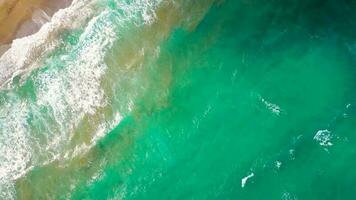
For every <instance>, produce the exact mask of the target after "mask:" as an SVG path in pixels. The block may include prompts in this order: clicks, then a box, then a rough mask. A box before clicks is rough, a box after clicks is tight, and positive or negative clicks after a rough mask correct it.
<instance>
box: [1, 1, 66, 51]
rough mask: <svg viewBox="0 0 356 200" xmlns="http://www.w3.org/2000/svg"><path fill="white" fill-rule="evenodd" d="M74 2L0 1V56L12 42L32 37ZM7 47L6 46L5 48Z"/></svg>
mask: <svg viewBox="0 0 356 200" xmlns="http://www.w3.org/2000/svg"><path fill="white" fill-rule="evenodd" d="M71 1H72V0H0V45H2V48H0V55H1V52H2V51H4V50H3V49H6V46H8V45H6V44H10V43H11V42H12V40H14V39H16V38H21V37H24V36H27V35H31V34H33V33H35V32H37V31H38V30H39V29H40V27H41V26H42V25H43V24H45V23H46V22H47V21H49V20H50V19H51V16H52V15H53V14H54V13H55V12H56V11H58V10H59V9H61V8H65V7H67V6H69V5H70V3H71ZM4 45H5V46H4Z"/></svg>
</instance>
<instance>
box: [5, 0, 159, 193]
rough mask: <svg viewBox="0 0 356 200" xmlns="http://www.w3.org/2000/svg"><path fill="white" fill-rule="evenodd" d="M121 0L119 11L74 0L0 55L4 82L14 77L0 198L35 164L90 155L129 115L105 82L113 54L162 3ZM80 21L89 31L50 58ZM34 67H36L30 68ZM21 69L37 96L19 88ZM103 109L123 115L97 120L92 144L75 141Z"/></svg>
mask: <svg viewBox="0 0 356 200" xmlns="http://www.w3.org/2000/svg"><path fill="white" fill-rule="evenodd" d="M115 2H116V6H117V9H112V8H105V7H103V6H102V5H101V3H103V2H101V1H90V0H77V1H74V2H73V3H72V5H71V6H70V7H68V8H67V9H64V10H60V11H59V12H58V13H57V14H55V15H54V17H53V18H52V21H51V22H49V23H47V24H45V25H44V26H43V27H42V28H41V30H40V31H39V32H38V33H36V34H34V35H32V36H29V37H26V38H23V39H19V40H16V41H14V43H13V45H12V47H11V48H10V49H9V50H8V51H7V52H6V53H5V54H4V55H3V56H2V57H1V58H0V71H1V73H0V84H4V83H6V82H8V83H9V84H8V86H9V87H7V88H8V89H7V90H2V91H0V92H1V93H0V180H1V181H0V198H5V199H11V198H13V196H14V194H15V193H14V192H15V188H14V182H15V181H16V179H18V178H20V177H22V176H23V175H24V174H26V172H28V171H29V170H30V169H32V168H33V167H36V166H41V165H45V164H48V163H50V162H53V161H54V160H66V159H72V158H73V157H74V156H77V155H78V154H81V153H84V152H85V151H87V150H88V149H90V148H91V146H92V145H94V144H95V143H96V141H97V140H99V139H100V138H102V137H104V136H105V134H106V133H107V132H108V131H109V130H110V129H112V128H114V127H115V125H117V124H118V123H119V122H120V121H121V119H122V117H123V116H122V115H121V114H120V112H118V109H117V108H112V107H111V105H108V102H109V100H110V96H107V94H105V90H104V89H103V88H102V86H101V82H102V78H103V76H104V75H105V73H106V71H107V68H108V66H107V65H106V63H105V55H106V53H107V52H108V50H109V49H110V48H112V46H113V43H114V42H115V40H117V39H118V38H119V36H120V34H119V32H120V28H123V27H125V26H126V25H127V23H130V24H135V25H138V26H141V25H144V24H147V23H151V21H152V20H154V18H155V16H154V9H155V8H156V7H157V6H158V5H159V2H160V1H145V0H137V1H132V2H125V3H123V2H121V1H115ZM94 8H98V9H96V10H95V9H94ZM99 8H100V9H99ZM118 10H120V11H121V12H118ZM79 27H80V28H83V27H84V29H83V30H84V31H83V32H82V33H81V35H80V37H79V39H78V43H77V44H76V45H74V46H71V48H69V50H68V52H64V53H63V54H62V55H60V56H59V57H51V56H47V55H48V53H49V52H50V51H54V50H56V48H57V47H58V46H59V45H63V44H60V42H61V41H64V40H61V39H59V38H60V37H59V36H60V34H61V33H62V31H64V30H72V29H76V28H79ZM64 45H65V44H64ZM34 69H37V70H35V72H36V73H29V72H31V71H33V70H34ZM18 74H26V75H28V77H27V78H28V79H29V80H30V83H29V84H30V85H31V86H32V87H33V88H34V89H33V90H34V91H33V93H34V95H33V96H32V97H27V96H22V95H21V94H20V93H19V92H18V87H20V88H21V87H22V85H21V84H20V85H19V86H16V87H11V86H12V84H11V81H9V80H11V79H12V77H14V76H16V75H18ZM98 109H109V110H112V112H113V113H115V114H114V116H113V118H112V119H105V118H103V117H102V116H101V115H100V116H99V117H98V121H95V122H92V121H91V122H90V123H94V126H96V128H95V129H94V130H92V131H93V133H91V134H90V137H91V138H89V140H88V141H89V144H88V143H86V142H83V141H79V142H78V141H75V142H74V144H73V136H74V134H75V132H76V131H77V129H78V126H79V124H80V123H82V122H83V121H85V120H89V119H88V118H87V117H88V116H93V115H97V112H98Z"/></svg>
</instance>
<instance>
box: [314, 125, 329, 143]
mask: <svg viewBox="0 0 356 200" xmlns="http://www.w3.org/2000/svg"><path fill="white" fill-rule="evenodd" d="M331 139H332V135H331V132H330V131H329V130H327V129H324V130H318V132H316V134H315V135H314V140H316V141H318V142H319V144H320V145H321V146H324V147H328V146H332V145H333V143H332V142H331Z"/></svg>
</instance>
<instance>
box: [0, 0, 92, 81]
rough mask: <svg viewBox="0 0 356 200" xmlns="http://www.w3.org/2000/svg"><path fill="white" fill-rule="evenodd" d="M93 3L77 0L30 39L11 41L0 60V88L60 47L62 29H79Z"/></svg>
mask: <svg viewBox="0 0 356 200" xmlns="http://www.w3.org/2000/svg"><path fill="white" fill-rule="evenodd" d="M94 2H95V1H94V0H76V1H73V3H72V4H71V6H70V7H68V8H65V9H62V10H59V11H58V12H57V13H56V14H54V16H53V18H52V19H51V21H50V22H49V23H46V24H45V25H44V26H42V27H41V29H40V30H39V31H38V32H37V33H35V34H33V35H30V36H27V37H23V38H21V39H17V40H14V41H13V43H12V45H11V48H10V49H8V50H7V51H6V52H5V53H4V54H3V55H2V56H1V57H0V72H1V73H0V87H2V86H3V85H4V84H5V83H7V82H9V81H10V80H11V78H12V77H13V76H14V75H17V74H21V73H23V72H25V71H28V70H31V69H33V68H35V67H37V65H38V64H39V61H40V58H41V57H42V56H43V55H45V54H46V53H48V52H50V51H52V50H53V49H55V47H56V46H58V45H59V42H60V41H59V40H58V38H59V37H58V36H59V34H60V33H61V32H62V31H63V30H67V29H74V28H78V27H80V26H82V25H83V23H84V22H85V21H86V20H87V19H88V18H90V17H91V16H93V14H94V9H93V8H92V4H93V3H94Z"/></svg>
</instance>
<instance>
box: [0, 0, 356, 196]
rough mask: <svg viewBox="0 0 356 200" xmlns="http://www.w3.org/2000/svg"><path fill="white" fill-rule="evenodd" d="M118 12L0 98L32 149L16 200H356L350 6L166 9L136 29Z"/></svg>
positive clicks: (312, 3) (236, 0) (101, 5)
mask: <svg viewBox="0 0 356 200" xmlns="http://www.w3.org/2000/svg"><path fill="white" fill-rule="evenodd" d="M129 2H130V1H119V0H117V1H114V0H112V1H98V3H97V4H96V6H97V9H98V11H97V12H96V15H97V16H99V17H98V18H99V20H98V21H95V23H93V24H94V25H93V27H94V28H93V29H91V31H89V33H86V31H85V27H86V26H87V25H85V27H82V28H79V29H76V30H69V31H68V32H65V33H62V34H61V36H60V37H61V40H62V41H63V43H62V44H61V45H60V46H59V47H57V48H56V49H55V50H54V51H53V52H51V53H49V54H48V55H46V56H45V57H44V58H43V60H44V61H43V64H42V66H41V68H38V69H36V70H34V71H32V72H31V74H30V75H28V76H27V77H24V78H19V79H20V80H17V79H16V78H15V79H14V81H13V83H12V84H13V87H12V88H10V89H8V90H5V91H2V93H1V99H0V102H1V107H2V108H3V107H5V106H6V105H11V106H15V107H16V108H18V109H14V110H15V111H16V110H20V111H16V112H17V113H15V114H16V115H17V114H18V115H20V114H19V113H21V112H22V111H23V110H24V109H22V107H21V106H20V105H23V103H22V104H21V103H19V102H25V107H26V108H27V110H29V111H28V112H26V113H25V114H21V115H24V116H25V117H24V118H26V120H25V121H26V123H27V124H26V125H24V126H25V127H26V131H27V132H26V133H27V135H31V137H34V138H36V140H31V139H29V140H28V141H30V143H31V145H32V147H33V148H31V153H32V154H34V155H35V156H34V155H32V156H29V162H28V163H27V166H28V165H32V166H33V167H31V168H30V169H29V170H28V171H27V172H26V173H25V174H24V175H22V176H21V177H19V178H16V180H14V184H13V191H14V192H13V193H14V194H15V195H14V196H15V199H73V200H74V199H283V200H294V199H354V198H356V186H355V185H356V171H355V170H354V168H355V166H356V161H355V159H354V158H356V136H355V133H356V132H355V131H356V109H355V105H356V93H355V84H356V69H355V67H356V65H355V64H356V60H355V56H356V24H355V20H356V14H355V12H354V10H355V9H356V4H355V3H352V2H351V1H346V0H344V1H336V0H329V1H317V0H309V1H307V0H305V1H282V0H279V1H277V0H276V1H272V0H269V1H267V0H265V1H264V0H241V1H240V0H225V1H217V2H212V1H203V0H202V1H184V0H182V1H176V2H174V3H172V2H173V1H163V3H162V2H160V3H157V7H155V8H154V12H155V13H156V15H155V16H156V18H157V19H156V21H155V22H153V23H151V24H150V23H149V24H146V25H140V26H137V24H140V23H142V20H141V18H140V17H136V16H135V15H132V17H129V18H125V20H122V19H123V18H124V17H123V16H126V15H125V14H126V13H125V11H123V8H122V5H126V4H127V5H130V3H129ZM132 2H134V1H132ZM137 2H141V1H137ZM142 2H144V1H142ZM142 2H141V3H142ZM152 2H156V1H152ZM121 3H122V4H121ZM125 3H126V4H125ZM138 4H139V5H141V4H140V3H138ZM140 9H141V7H139V8H137V10H138V11H137V12H136V10H135V11H133V13H134V14H138V16H139V15H140V14H141V11H140ZM107 27H111V28H112V29H111V30H110V31H106V29H105V28H107ZM104 30H105V31H104ZM104 33H105V34H106V35H105V34H104ZM103 34H104V35H103ZM102 35H103V36H102ZM113 35H115V36H113ZM111 36H112V37H114V40H113V41H112V42H109V43H108V44H106V43H105V38H108V37H111ZM116 37H117V38H116ZM93 38H94V39H93ZM97 41H99V42H98V43H96V42H97ZM96 44H105V46H103V47H102V48H101V52H102V53H103V55H104V63H105V66H102V65H101V64H100V62H101V61H98V62H95V59H93V60H94V61H93V62H91V61H89V60H90V59H89V60H88V59H83V60H81V56H82V55H83V54H81V52H82V51H83V52H88V51H90V49H91V48H93V47H92V46H95V45H96ZM142 49H144V50H142ZM142 52H144V53H142ZM94 57H95V56H94ZM94 57H93V58H94ZM77 60H79V61H78V63H76V62H75V61H77ZM73 63H75V64H73ZM81 63H84V65H83V66H82V65H81ZM98 63H99V64H98ZM87 69H90V71H86V70H87ZM102 69H104V70H102ZM58 77H59V78H58ZM77 77H81V78H79V79H78V80H79V82H78V81H76V78H77ZM97 79H98V80H99V81H98V82H96V81H92V80H97ZM81 83H83V84H81ZM97 87H99V88H101V89H96V88H97ZM76 88H79V89H76ZM53 91H54V92H53ZM58 93H60V94H61V95H59V98H60V100H57V99H55V98H56V97H57V96H56V94H58ZM46 95H47V96H46ZM48 97H54V98H53V99H54V100H53V99H51V98H49V99H50V100H48ZM92 97H95V98H92ZM83 99H84V100H83ZM82 100H83V101H82ZM53 102H54V103H53ZM78 102H79V103H78ZM83 102H85V103H83ZM86 103H87V104H86ZM6 108H7V107H6ZM3 109H5V108H3ZM15 111H13V112H15ZM117 113H119V115H117ZM11 116H12V115H11ZM11 116H8V117H7V119H10V118H11ZM79 116H80V117H79ZM118 116H119V118H120V120H115V117H116V118H117V117H118ZM5 118H6V117H5ZM11 119H12V118H11ZM73 121H76V122H73ZM0 122H2V121H0ZM5 122H6V123H9V122H8V121H5ZM5 122H3V123H4V124H5ZM106 122H107V123H108V124H113V125H112V126H111V125H106V126H105V127H106V129H104V130H105V131H104V133H103V134H102V135H101V136H100V137H99V139H97V140H95V142H91V141H93V138H96V136H95V134H96V132H97V131H96V130H98V127H100V126H101V124H103V123H104V124H105V123H106ZM109 122H110V123H109ZM111 122H112V123H111ZM2 125H3V124H2ZM3 126H4V125H3ZM4 127H5V126H4ZM9 127H10V128H14V127H15V128H16V127H17V126H15V125H11V124H10V125H9ZM9 127H7V128H8V129H6V127H5V128H3V130H9V129H10V128H9ZM16 130H17V129H15V131H16ZM56 136H59V137H60V138H62V139H61V140H60V142H59V143H58V144H57V143H56V144H52V143H51V141H56V138H57V137H56ZM17 141H20V142H21V141H22V140H20V139H18V140H17ZM26 141H27V140H26ZM33 141H37V142H33ZM44 144H46V145H44ZM48 144H50V145H48ZM83 145H84V146H85V145H87V146H88V148H85V149H86V150H83V151H81V150H78V152H79V153H78V152H77V153H75V152H76V151H75V149H76V148H77V149H78V148H79V147H82V146H83ZM45 147H46V149H45V150H43V149H44V148H45ZM79 149H80V148H79ZM52 155H57V157H56V156H52ZM68 155H69V156H68ZM53 158H54V159H53ZM48 160H50V161H48ZM46 161H48V162H46ZM10 172H11V171H10ZM13 173H14V172H13Z"/></svg>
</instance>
